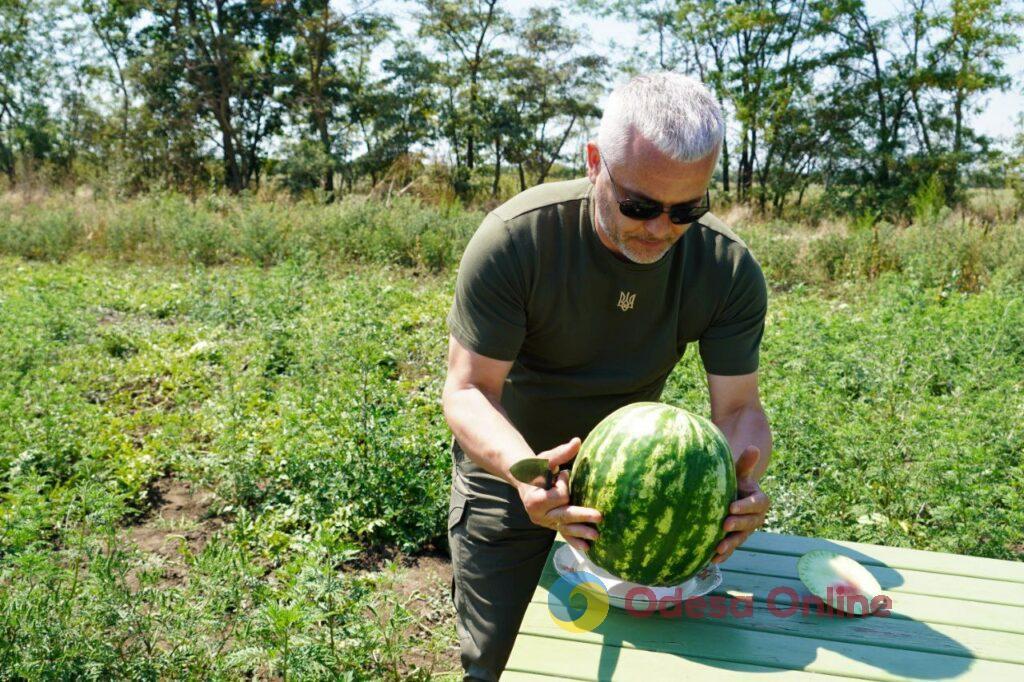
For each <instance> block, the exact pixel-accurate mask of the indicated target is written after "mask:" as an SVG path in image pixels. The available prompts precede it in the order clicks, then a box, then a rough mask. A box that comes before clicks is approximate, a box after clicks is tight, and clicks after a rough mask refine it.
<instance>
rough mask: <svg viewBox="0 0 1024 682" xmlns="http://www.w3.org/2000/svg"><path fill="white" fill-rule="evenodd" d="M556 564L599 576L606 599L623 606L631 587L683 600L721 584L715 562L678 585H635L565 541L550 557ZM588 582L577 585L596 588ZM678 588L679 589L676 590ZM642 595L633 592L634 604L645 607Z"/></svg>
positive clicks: (565, 572)
mask: <svg viewBox="0 0 1024 682" xmlns="http://www.w3.org/2000/svg"><path fill="white" fill-rule="evenodd" d="M552 561H553V562H554V564H555V570H556V571H558V574H559V575H563V576H564V575H568V574H570V573H579V572H581V571H586V572H587V573H590V574H592V575H594V576H595V577H596V578H597V579H598V580H600V581H601V584H602V586H603V587H604V593H606V594H607V595H608V603H609V604H610V605H611V606H614V607H616V608H620V609H625V608H626V595H628V594H629V593H630V590H632V589H634V588H643V589H645V590H650V591H651V592H653V593H654V598H655V599H656V600H657V601H658V602H660V601H661V600H662V599H664V598H666V597H668V598H671V599H672V600H673V603H674V602H675V601H677V600H678V601H685V600H687V599H692V598H694V597H700V596H703V595H705V594H707V593H708V592H710V591H711V590H713V589H715V588H716V587H718V586H719V585H721V584H722V573H721V571H719V570H718V564H708V565H707V567H706V568H704V569H703V570H701V571H700V572H699V573H698V574H697V575H695V576H693V577H692V578H690V579H689V580H687V581H686V582H684V583H680V584H678V585H671V586H668V587H655V586H649V585H638V584H637V583H631V582H629V581H627V580H621V579H620V578H616V577H615V576H614V575H612V574H611V573H609V572H608V571H606V570H604V569H603V568H598V567H597V566H596V565H594V563H593V562H592V561H590V559H589V558H587V555H586V554H584V553H582V552H579V551H577V550H576V548H575V547H573V546H572V545H570V544H568V543H566V544H563V545H562V546H561V547H559V548H558V549H557V550H556V551H555V556H554V558H553V560H552ZM589 584H590V583H581V585H580V587H583V588H584V589H589V590H591V591H596V590H595V589H594V588H591V587H588V586H589ZM677 589H678V590H679V591H678V592H677V591H676V590H677ZM641 594H643V595H645V596H640V597H636V596H634V599H635V600H636V601H634V603H633V604H632V606H633V607H634V608H641V609H644V610H647V609H646V605H647V601H646V600H647V596H646V595H648V594H650V593H648V592H642V593H641Z"/></svg>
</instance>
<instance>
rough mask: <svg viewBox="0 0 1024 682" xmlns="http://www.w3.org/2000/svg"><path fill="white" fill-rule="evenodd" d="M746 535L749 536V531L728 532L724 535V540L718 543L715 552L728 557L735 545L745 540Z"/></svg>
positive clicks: (737, 545)
mask: <svg viewBox="0 0 1024 682" xmlns="http://www.w3.org/2000/svg"><path fill="white" fill-rule="evenodd" d="M748 537H750V533H749V532H742V533H730V534H729V535H726V536H725V539H724V540H722V541H721V542H719V543H718V546H717V547H716V548H715V552H716V553H717V554H720V555H723V557H728V556H729V555H730V554H732V553H733V551H734V550H735V549H736V548H737V547H739V546H740V545H742V544H743V543H744V542H746V540H747V538H748ZM723 560H724V559H723Z"/></svg>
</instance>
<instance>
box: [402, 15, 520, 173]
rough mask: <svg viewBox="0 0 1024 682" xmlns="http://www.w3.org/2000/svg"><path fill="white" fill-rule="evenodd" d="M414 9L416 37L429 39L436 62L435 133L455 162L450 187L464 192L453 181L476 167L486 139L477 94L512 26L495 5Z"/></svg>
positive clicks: (501, 53)
mask: <svg viewBox="0 0 1024 682" xmlns="http://www.w3.org/2000/svg"><path fill="white" fill-rule="evenodd" d="M419 7H420V11H419V12H418V13H417V19H418V20H419V22H420V24H419V35H420V36H421V37H423V38H430V39H432V40H433V41H434V42H435V43H436V45H437V50H438V52H439V54H440V57H441V58H440V60H439V61H438V66H439V68H438V77H439V81H440V83H441V86H442V88H443V90H444V95H443V97H442V98H441V111H440V114H441V118H442V120H441V130H442V133H443V135H444V136H445V137H446V138H447V141H448V143H449V145H450V147H451V151H452V153H453V154H454V157H455V166H456V178H457V181H456V184H457V185H458V189H459V191H460V192H461V193H465V192H466V191H468V184H466V182H465V180H464V179H462V180H460V179H459V178H460V172H461V170H462V169H463V167H465V168H466V169H468V170H469V171H472V170H473V168H474V167H475V166H476V163H477V157H478V156H479V151H478V149H477V147H478V145H479V142H480V139H481V137H483V136H486V128H487V125H486V122H485V117H484V108H483V106H482V101H481V99H482V98H481V93H482V92H483V91H484V90H485V89H486V88H487V82H486V80H487V78H488V74H493V73H494V72H495V69H494V65H495V64H496V63H497V62H498V61H499V56H501V55H503V52H502V51H501V50H500V49H498V48H497V47H495V45H494V43H495V41H496V40H497V39H498V38H500V37H502V36H504V35H505V34H506V33H507V32H508V31H509V30H510V29H511V27H512V21H511V18H510V17H509V15H508V13H506V12H505V11H504V10H503V9H501V8H500V7H499V6H498V0H472V1H471V2H452V1H450V0H419Z"/></svg>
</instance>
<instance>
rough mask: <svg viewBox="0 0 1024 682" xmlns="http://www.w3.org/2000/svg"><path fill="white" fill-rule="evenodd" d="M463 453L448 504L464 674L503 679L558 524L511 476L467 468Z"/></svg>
mask: <svg viewBox="0 0 1024 682" xmlns="http://www.w3.org/2000/svg"><path fill="white" fill-rule="evenodd" d="M457 450H458V447H457V446H456V451H457ZM460 456H462V457H464V455H462V453H458V454H457V456H456V466H455V467H454V470H453V480H452V490H451V501H450V503H449V507H448V545H449V548H450V550H451V555H452V586H451V591H452V600H453V601H454V603H455V629H456V632H457V633H458V636H459V646H460V649H461V658H462V668H463V670H464V675H463V679H464V680H497V679H498V678H499V676H500V675H501V673H502V671H503V670H504V669H505V664H506V662H507V661H508V657H509V654H510V653H511V652H512V645H513V644H515V639H516V633H517V632H518V631H519V626H520V624H521V623H522V621H523V615H524V614H525V613H526V607H527V605H528V604H529V603H530V598H531V597H532V596H533V593H534V591H535V590H536V589H537V583H538V581H539V580H540V576H541V572H542V571H543V569H544V564H545V562H546V560H547V555H548V552H549V551H550V549H551V544H552V542H553V541H554V538H555V531H553V530H550V529H548V528H543V527H541V526H538V525H536V524H534V523H533V522H532V521H530V518H529V517H528V516H527V514H526V510H525V509H524V508H523V504H522V501H521V500H520V499H519V493H518V492H517V491H516V489H515V488H513V487H512V486H511V485H509V484H508V483H506V482H504V481H502V480H500V479H498V478H495V477H493V476H486V477H485V476H480V475H472V474H473V473H474V472H471V475H469V476H466V475H464V473H463V471H462V470H461V468H460V466H459V458H460ZM475 473H477V474H479V472H478V471H477V472H475Z"/></svg>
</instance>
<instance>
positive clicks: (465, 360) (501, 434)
mask: <svg viewBox="0 0 1024 682" xmlns="http://www.w3.org/2000/svg"><path fill="white" fill-rule="evenodd" d="M511 368H512V363H511V362H508V361H504V360H496V359H494V358H489V357H486V356H484V355H480V354H479V353H475V352H473V351H471V350H469V349H468V348H466V347H465V346H463V345H462V344H461V343H460V342H459V340H458V339H456V338H455V336H454V335H450V336H449V339H448V376H447V377H446V378H445V382H444V390H443V393H442V396H441V406H442V409H443V410H444V417H445V420H446V421H447V422H448V426H450V427H451V429H452V433H453V434H455V438H456V440H458V441H459V445H461V446H462V449H463V451H465V453H466V455H467V456H469V458H470V459H471V460H473V461H474V462H476V463H477V464H479V465H480V466H481V467H483V468H484V469H486V470H487V471H489V472H490V473H492V474H494V475H495V476H498V477H499V478H502V479H504V480H505V481H507V482H508V483H509V485H511V486H513V487H515V488H516V490H518V491H519V498H520V499H521V500H522V503H523V507H524V509H526V512H527V514H528V515H529V517H530V520H531V521H533V522H534V523H535V524H537V525H538V526H543V527H545V528H551V529H552V530H557V531H558V532H560V533H561V534H562V537H563V538H565V541H566V542H568V543H569V544H570V545H572V546H573V547H575V548H576V549H578V550H581V551H584V552H585V551H587V550H588V549H589V548H590V546H589V544H588V541H593V540H596V539H597V538H598V531H597V530H595V529H594V528H593V527H592V526H591V525H588V524H597V523H600V522H601V514H600V512H598V511H597V510H596V509H590V508H589V507H578V506H575V505H571V504H569V472H568V471H563V472H561V473H560V474H559V475H558V478H557V479H555V485H554V486H552V487H551V488H550V489H548V490H545V489H544V488H540V487H537V486H533V485H530V484H528V483H521V482H519V481H518V480H516V478H515V477H514V476H512V473H511V472H510V471H509V467H511V466H512V464H514V463H515V462H517V461H519V460H521V459H523V458H524V457H533V456H534V453H533V450H532V449H531V448H530V446H529V444H528V443H527V442H526V439H525V438H523V436H522V434H521V433H519V431H518V429H516V428H515V426H513V425H512V422H511V421H510V420H509V418H508V414H506V412H505V409H504V408H503V407H502V405H501V391H502V388H503V386H504V384H505V377H506V376H508V373H509V370H510V369H511ZM579 449H580V439H579V438H573V439H572V440H570V441H569V442H568V443H564V444H562V445H559V446H558V447H555V448H552V449H551V450H546V451H544V452H541V453H538V456H540V457H546V458H547V459H548V460H549V466H553V467H556V466H558V465H560V464H564V463H565V462H568V461H570V460H571V459H572V458H573V457H575V456H576V453H577V452H579ZM554 470H556V471H557V469H554Z"/></svg>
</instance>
